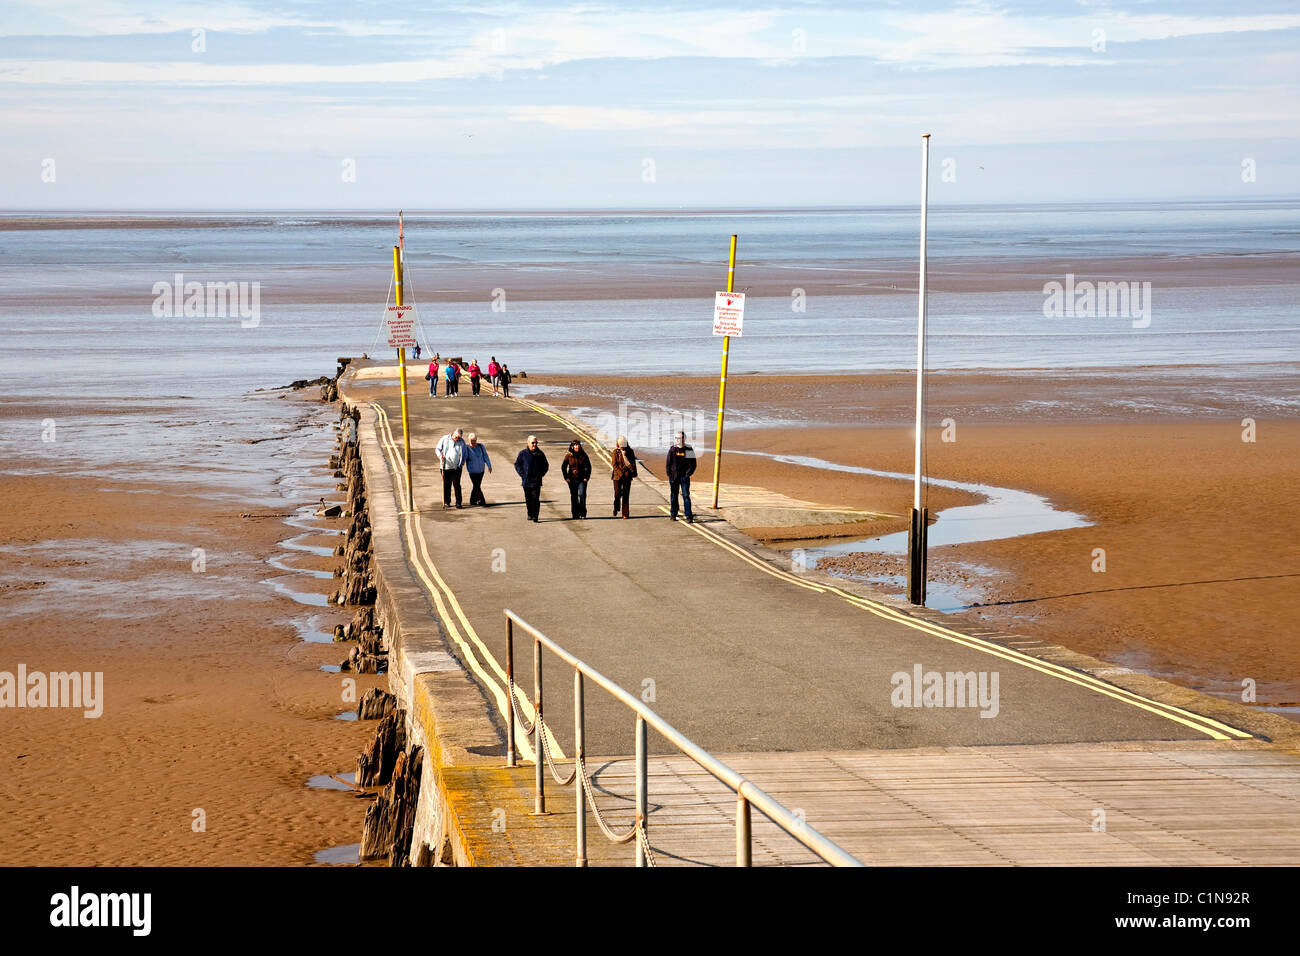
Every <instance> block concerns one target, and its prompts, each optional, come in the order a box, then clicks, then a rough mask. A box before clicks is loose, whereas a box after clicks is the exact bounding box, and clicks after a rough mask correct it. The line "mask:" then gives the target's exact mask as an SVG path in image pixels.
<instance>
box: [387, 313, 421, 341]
mask: <svg viewBox="0 0 1300 956" xmlns="http://www.w3.org/2000/svg"><path fill="white" fill-rule="evenodd" d="M384 326H385V328H386V329H387V331H388V347H389V348H390V349H409V348H414V347H415V306H413V305H390V306H389V307H388V311H387V312H385V313H384Z"/></svg>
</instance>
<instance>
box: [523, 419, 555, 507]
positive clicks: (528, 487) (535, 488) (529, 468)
mask: <svg viewBox="0 0 1300 956" xmlns="http://www.w3.org/2000/svg"><path fill="white" fill-rule="evenodd" d="M550 467H551V463H550V462H548V461H547V460H546V454H545V453H544V452H543V451H542V450H541V449H540V448H538V447H537V436H536V435H529V436H528V447H526V448H525V449H524V450H523V451H521V452H520V453H519V457H517V458H516V459H515V471H516V472H517V473H518V474H519V480H520V482H521V483H522V484H523V486H524V503H525V504H526V505H527V506H528V520H529V521H537V520H538V515H539V514H540V513H541V510H542V476H544V475H545V474H546V472H547V471H548V470H549V469H550Z"/></svg>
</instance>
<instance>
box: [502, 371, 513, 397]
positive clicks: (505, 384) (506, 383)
mask: <svg viewBox="0 0 1300 956" xmlns="http://www.w3.org/2000/svg"><path fill="white" fill-rule="evenodd" d="M510 378H511V376H510V366H509V365H502V366H501V395H502V396H503V397H504V398H509V397H510Z"/></svg>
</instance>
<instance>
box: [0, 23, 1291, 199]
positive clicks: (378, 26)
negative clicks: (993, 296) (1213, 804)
mask: <svg viewBox="0 0 1300 956" xmlns="http://www.w3.org/2000/svg"><path fill="white" fill-rule="evenodd" d="M0 129H2V130H3V133H4V135H3V137H0V208H3V209H51V210H57V209H104V210H133V209H136V210H140V209H149V210H154V209H261V208H274V209H301V208H310V209H388V208H398V207H404V208H407V209H509V208H528V209H546V208H679V207H690V208H698V207H749V208H753V207H761V208H769V207H789V206H809V205H814V206H815V205H850V206H858V205H877V204H905V203H915V202H916V201H917V197H918V194H919V189H920V155H921V136H922V134H923V133H929V134H931V144H932V145H931V155H930V164H931V169H930V183H931V186H930V193H931V201H932V202H939V203H942V202H951V203H989V202H1100V201H1117V200H1118V201H1130V200H1138V201H1140V200H1162V199H1233V198H1259V199H1267V198H1272V197H1280V196H1287V197H1291V196H1295V195H1297V194H1300V150H1297V146H1298V145H1300V7H1297V5H1296V4H1295V3H1294V2H1290V3H1285V2H1260V3H1250V2H1235V3H1229V2H1214V3H1211V2H1204V0H1115V2H1099V3H1092V2H1056V3H1037V2H1026V3H1015V2H1013V3H984V2H940V0H916V2H902V0H900V2H895V3H870V2H858V3H845V2H820V0H806V2H790V0H786V2H778V3H774V4H772V5H760V4H758V3H730V2H726V0H697V2H691V3H681V4H673V3H666V4H653V3H644V4H621V3H598V2H591V3H588V2H579V3H573V2H563V3H551V2H542V0H538V2H528V0H515V2H495V0H486V2H482V3H467V4H458V3H437V2H424V0H403V2H400V3H393V2H386V3H375V2H371V0H324V2H316V0H282V2H267V3H257V2H252V0H249V2H244V3H209V2H194V3H187V2H170V3H160V2H156V0H105V2H100V3H93V4H92V3H83V2H72V0H33V2H15V0H0Z"/></svg>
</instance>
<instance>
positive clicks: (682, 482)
mask: <svg viewBox="0 0 1300 956" xmlns="http://www.w3.org/2000/svg"><path fill="white" fill-rule="evenodd" d="M664 472H665V473H666V474H667V475H668V485H669V487H670V488H671V489H672V497H671V499H670V503H669V516H670V517H671V518H672V519H673V520H674V521H676V520H677V494H678V492H680V493H681V496H682V503H683V504H684V505H685V506H686V523H687V524H695V516H694V515H692V514H691V475H693V474H695V449H694V448H692V447H691V446H690V445H688V444H686V432H678V433H677V440H676V443H675V444H674V445H673V447H672V448H669V449H668V461H667V462H666V463H665V464H664Z"/></svg>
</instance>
